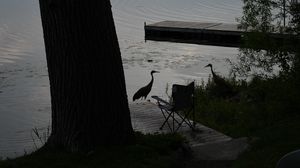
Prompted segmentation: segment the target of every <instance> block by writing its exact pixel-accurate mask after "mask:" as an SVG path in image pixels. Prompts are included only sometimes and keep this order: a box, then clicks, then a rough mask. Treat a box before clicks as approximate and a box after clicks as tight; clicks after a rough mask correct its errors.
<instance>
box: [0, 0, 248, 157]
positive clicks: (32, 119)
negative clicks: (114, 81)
mask: <svg viewBox="0 0 300 168" xmlns="http://www.w3.org/2000/svg"><path fill="white" fill-rule="evenodd" d="M111 1H112V6H113V14H114V19H115V24H116V28H117V34H118V38H119V43H120V47H121V53H122V59H123V65H124V69H125V78H126V85H127V94H128V100H129V101H130V103H132V102H131V100H132V96H133V94H134V93H135V91H137V90H138V89H139V88H140V87H142V86H144V85H146V84H147V83H148V82H149V81H150V71H151V70H158V71H160V72H161V73H159V74H155V81H154V85H153V88H152V91H151V93H150V94H149V97H150V96H151V95H158V96H162V97H166V94H165V88H166V85H167V84H169V85H171V84H174V83H178V84H186V83H187V82H188V81H191V80H196V81H201V80H205V79H207V77H208V76H209V74H210V71H209V69H204V68H203V67H204V66H205V65H206V64H208V63H212V64H213V65H214V66H215V70H216V71H217V72H219V73H220V74H222V75H227V74H228V70H229V66H228V63H227V62H226V60H227V59H231V60H234V59H235V57H236V54H237V53H238V51H237V49H236V48H225V47H214V46H203V45H192V44H180V43H168V42H153V41H147V42H145V41H144V29H143V26H144V22H147V24H150V23H154V22H158V21H163V20H177V21H198V22H205V21H206V22H224V23H235V18H236V17H239V16H241V13H242V8H241V7H242V2H241V0H226V1H224V0H163V1H161V0H111ZM148 60H152V61H150V62H149V61H148ZM50 118H51V106H50V94H49V79H48V73H47V66H46V57H45V49H44V42H43V35H42V28H41V21H40V13H39V6H38V1H37V0H26V1H24V0H1V1H0V157H3V158H5V157H15V156H20V155H23V154H24V153H26V152H27V153H28V152H31V151H32V150H34V149H35V145H34V141H33V139H36V137H35V136H34V135H33V134H32V133H33V132H32V129H33V128H38V129H40V130H41V132H45V130H46V129H45V128H47V126H48V125H50V124H51V119H50ZM35 144H36V146H39V145H40V141H39V140H37V139H36V140H35Z"/></svg>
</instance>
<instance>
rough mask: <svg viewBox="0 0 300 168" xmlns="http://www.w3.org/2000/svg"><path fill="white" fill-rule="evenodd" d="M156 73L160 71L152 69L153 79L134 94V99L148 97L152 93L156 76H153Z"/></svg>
mask: <svg viewBox="0 0 300 168" xmlns="http://www.w3.org/2000/svg"><path fill="white" fill-rule="evenodd" d="M154 73H159V72H158V71H151V73H150V74H151V81H150V83H149V84H148V85H146V86H144V87H142V88H140V89H139V90H138V91H137V92H136V93H135V94H134V95H133V101H135V100H137V99H140V98H143V97H144V99H146V98H147V96H148V94H149V93H150V91H151V88H152V85H153V81H154V78H153V74H154Z"/></svg>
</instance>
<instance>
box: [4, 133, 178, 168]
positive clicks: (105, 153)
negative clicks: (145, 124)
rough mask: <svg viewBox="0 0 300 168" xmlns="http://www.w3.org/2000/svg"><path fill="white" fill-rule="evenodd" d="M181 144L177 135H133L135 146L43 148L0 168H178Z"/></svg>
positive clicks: (8, 161)
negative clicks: (71, 149) (68, 149)
mask: <svg viewBox="0 0 300 168" xmlns="http://www.w3.org/2000/svg"><path fill="white" fill-rule="evenodd" d="M182 142H183V138H182V137H181V136H179V135H177V134H165V135H162V134H157V135H142V134H141V133H136V144H134V145H130V146H101V147H99V148H98V149H97V150H95V151H94V152H90V153H88V154H84V153H69V152H66V151H62V150H59V149H49V148H47V147H44V148H42V149H40V150H39V151H37V152H35V153H33V154H30V155H27V156H24V157H20V158H17V159H12V160H6V161H0V167H1V168H10V167H18V168H19V167H20V168H31V167H43V168H48V167H49V168H50V167H51V168H52V167H63V168H68V167H72V168H73V167H75V168H76V167H85V168H89V167H91V168H94V167H103V168H106V167H109V168H111V167H115V168H119V167H130V168H131V167H133V168H134V167H136V168H140V167H144V168H151V167H153V168H154V167H155V168H156V167H162V168H163V167H165V168H167V167H178V166H179V164H178V163H177V161H176V159H177V158H176V157H177V156H176V154H175V151H176V150H177V149H178V148H179V147H180V146H181V143H182Z"/></svg>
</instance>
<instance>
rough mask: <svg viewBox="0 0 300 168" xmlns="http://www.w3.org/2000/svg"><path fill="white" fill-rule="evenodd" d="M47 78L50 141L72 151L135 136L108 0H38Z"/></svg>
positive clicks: (131, 138)
mask: <svg viewBox="0 0 300 168" xmlns="http://www.w3.org/2000/svg"><path fill="white" fill-rule="evenodd" d="M39 2H40V10H41V18H42V25H43V30H44V41H45V47H46V57H47V64H48V73H49V80H50V91H51V105H52V133H51V136H50V138H49V140H48V144H50V145H54V146H56V147H63V148H65V149H68V150H71V151H89V150H92V149H94V148H95V147H97V146H98V145H114V144H127V143H130V142H132V141H133V129H132V125H131V119H130V112H129V108H128V101H127V94H126V87H125V77H124V71H123V65H122V60H121V53H120V48H119V44H118V40H117V35H116V30H115V25H114V22H113V16H112V11H111V4H110V1H109V0H87V1H85V0H40V1H39Z"/></svg>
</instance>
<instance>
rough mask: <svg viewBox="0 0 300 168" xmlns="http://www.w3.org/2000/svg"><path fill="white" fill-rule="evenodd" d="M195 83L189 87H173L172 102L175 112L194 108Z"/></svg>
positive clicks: (176, 85)
mask: <svg viewBox="0 0 300 168" xmlns="http://www.w3.org/2000/svg"><path fill="white" fill-rule="evenodd" d="M194 90H195V82H191V83H190V84H188V85H186V86H185V85H178V84H174V85H173V87H172V101H173V107H174V110H183V109H187V108H193V107H194Z"/></svg>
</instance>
